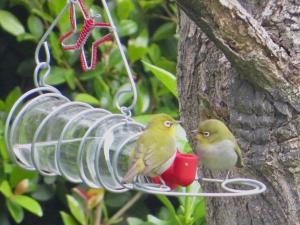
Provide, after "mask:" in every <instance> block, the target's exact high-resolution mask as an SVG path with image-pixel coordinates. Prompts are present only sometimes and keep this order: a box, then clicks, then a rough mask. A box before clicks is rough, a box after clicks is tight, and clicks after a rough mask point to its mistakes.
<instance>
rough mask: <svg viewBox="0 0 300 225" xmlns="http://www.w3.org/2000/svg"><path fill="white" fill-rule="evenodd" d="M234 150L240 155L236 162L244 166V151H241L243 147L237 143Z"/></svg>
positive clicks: (240, 166)
mask: <svg viewBox="0 0 300 225" xmlns="http://www.w3.org/2000/svg"><path fill="white" fill-rule="evenodd" d="M234 151H235V152H236V154H237V155H238V161H237V163H236V166H237V167H239V168H242V167H244V162H243V156H242V151H241V149H240V147H239V145H238V144H237V143H236V144H235V147H234Z"/></svg>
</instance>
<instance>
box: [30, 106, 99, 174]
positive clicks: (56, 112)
mask: <svg viewBox="0 0 300 225" xmlns="http://www.w3.org/2000/svg"><path fill="white" fill-rule="evenodd" d="M70 106H72V107H73V106H81V107H86V109H91V108H93V107H92V106H90V105H89V104H86V103H83V102H68V103H66V104H62V105H61V106H59V107H57V108H56V109H55V110H53V111H52V112H51V113H49V114H48V115H47V117H46V118H44V119H43V121H42V122H41V123H40V125H39V127H38V128H37V129H36V131H35V133H34V136H33V140H32V145H31V159H32V162H33V165H34V167H35V168H36V169H37V170H38V171H39V173H41V174H42V175H45V176H55V175H58V174H57V173H56V172H50V171H45V170H44V169H43V168H42V166H41V165H40V163H39V160H38V151H37V149H36V143H37V141H38V138H39V136H40V135H41V132H42V130H43V129H44V128H45V126H46V125H47V123H48V122H49V121H51V119H53V118H54V117H55V116H57V115H59V114H60V113H62V112H64V111H65V110H66V108H68V107H70ZM56 148H57V147H56ZM56 161H57V159H56V157H54V164H55V165H57V162H56Z"/></svg>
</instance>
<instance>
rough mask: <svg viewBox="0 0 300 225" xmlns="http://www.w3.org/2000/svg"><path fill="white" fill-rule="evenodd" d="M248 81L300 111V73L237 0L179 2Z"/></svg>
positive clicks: (191, 0)
mask: <svg viewBox="0 0 300 225" xmlns="http://www.w3.org/2000/svg"><path fill="white" fill-rule="evenodd" d="M176 2H177V4H178V6H179V7H180V8H181V9H182V10H183V11H184V12H185V13H186V14H187V15H188V17H189V18H191V19H192V20H193V21H194V22H195V23H196V24H197V25H198V26H199V27H200V28H201V29H202V31H203V32H204V33H205V34H206V35H207V36H208V37H209V39H210V40H211V41H213V42H214V43H215V44H216V46H217V47H218V48H219V49H220V50H222V51H223V53H224V54H225V55H226V57H227V58H228V60H229V61H230V62H231V63H232V65H233V66H234V67H235V68H236V69H237V71H238V72H239V73H240V74H241V75H243V76H244V77H245V78H246V79H248V80H249V81H251V82H252V83H254V84H256V85H257V86H259V87H261V88H263V89H264V90H266V91H268V92H269V93H270V94H271V95H272V96H273V97H275V99H276V98H280V99H278V100H283V101H286V102H289V103H290V104H291V105H292V106H293V107H294V108H295V109H296V110H297V111H300V104H299V103H300V98H299V95H300V88H299V87H298V86H299V84H300V69H299V65H296V64H293V62H292V59H291V58H290V56H289V55H288V54H287V53H286V52H285V50H284V49H283V48H281V47H280V46H278V45H277V44H276V43H274V42H273V40H272V39H271V38H270V36H269V34H268V33H267V31H266V30H265V29H264V28H263V27H262V26H261V25H260V24H259V23H258V22H257V21H256V20H255V19H254V18H253V17H252V16H251V15H250V14H249V13H248V12H247V11H246V10H245V9H244V8H243V7H242V6H241V5H240V4H239V2H237V1H236V0H210V1H206V0H190V1H186V0H176Z"/></svg>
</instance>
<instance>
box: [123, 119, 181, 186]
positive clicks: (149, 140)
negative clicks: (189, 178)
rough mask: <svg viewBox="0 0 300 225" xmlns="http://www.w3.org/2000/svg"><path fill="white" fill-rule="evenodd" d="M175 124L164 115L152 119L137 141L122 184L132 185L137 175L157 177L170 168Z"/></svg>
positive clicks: (173, 148) (173, 157)
mask: <svg viewBox="0 0 300 225" xmlns="http://www.w3.org/2000/svg"><path fill="white" fill-rule="evenodd" d="M176 123H178V122H177V121H175V120H174V119H173V118H172V117H171V116H169V115H166V114H157V115H155V116H154V117H153V118H152V120H151V121H150V122H149V124H148V126H147V127H146V129H145V130H144V132H143V133H142V134H141V136H140V137H139V139H138V140H137V144H136V147H135V148H134V150H133V151H132V153H131V156H130V159H129V164H128V171H127V173H126V175H125V176H124V178H123V180H122V183H132V182H133V180H134V178H135V177H136V176H137V175H144V176H149V177H154V176H159V175H160V174H162V173H163V172H164V171H165V170H166V169H168V168H169V167H170V166H171V164H172V163H173V161H174V159H175V155H176V141H175V124H176Z"/></svg>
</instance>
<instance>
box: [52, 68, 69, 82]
mask: <svg viewBox="0 0 300 225" xmlns="http://www.w3.org/2000/svg"><path fill="white" fill-rule="evenodd" d="M67 71H68V70H67V69H64V68H61V67H57V66H53V67H52V69H51V74H50V75H49V76H48V77H47V84H49V85H58V84H62V83H64V82H66V77H65V73H66V72H67Z"/></svg>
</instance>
